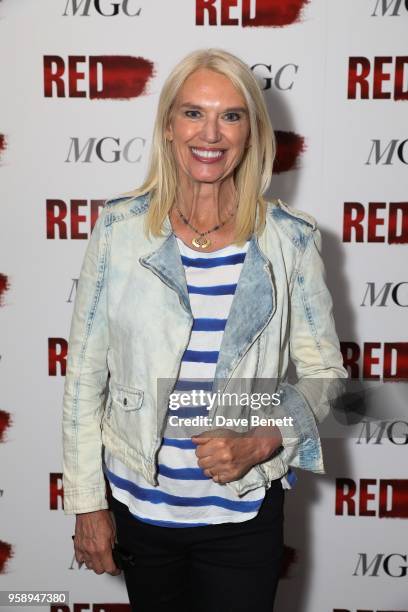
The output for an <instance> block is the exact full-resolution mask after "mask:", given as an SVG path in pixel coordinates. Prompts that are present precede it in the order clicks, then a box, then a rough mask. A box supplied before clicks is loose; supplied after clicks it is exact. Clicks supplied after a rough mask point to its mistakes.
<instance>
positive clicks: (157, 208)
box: [124, 48, 276, 245]
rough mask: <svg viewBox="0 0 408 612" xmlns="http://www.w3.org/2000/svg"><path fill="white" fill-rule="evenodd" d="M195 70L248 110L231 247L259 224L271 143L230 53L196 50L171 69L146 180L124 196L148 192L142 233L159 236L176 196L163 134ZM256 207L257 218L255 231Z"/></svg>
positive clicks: (246, 73)
mask: <svg viewBox="0 0 408 612" xmlns="http://www.w3.org/2000/svg"><path fill="white" fill-rule="evenodd" d="M199 68H207V69H210V70H213V71H215V72H218V73H220V74H223V75H225V76H226V77H227V78H229V79H230V81H231V82H232V84H233V85H234V86H235V87H236V88H237V90H238V91H239V92H240V93H241V95H242V96H243V97H244V99H245V102H246V105H247V108H248V113H249V123H250V140H249V144H250V145H251V146H249V147H247V148H246V150H245V152H244V155H243V158H242V160H241V162H240V164H239V165H238V167H237V168H236V169H235V177H234V184H235V188H236V191H237V198H238V199H237V202H238V209H237V214H236V225H235V239H234V242H235V243H236V244H237V245H242V244H243V242H244V241H245V240H247V239H248V238H249V237H250V236H251V234H252V233H253V232H254V231H255V232H258V231H260V230H261V228H262V227H263V226H264V223H265V215H266V200H265V199H264V197H263V194H264V193H265V192H266V190H267V189H268V187H269V183H270V181H271V178H272V167H273V162H274V159H275V155H276V140H275V134H274V132H273V129H272V125H271V121H270V119H269V115H268V111H267V108H266V104H265V100H264V97H263V94H262V91H261V89H260V87H259V85H258V83H257V81H256V78H255V77H254V75H253V74H252V72H251V70H250V69H249V67H248V66H247V65H246V64H245V63H244V62H243V61H242V60H241V59H239V58H238V57H237V56H235V55H233V54H232V53H229V52H227V51H224V50H222V49H213V48H211V49H199V50H197V51H193V52H192V53H189V54H188V55H187V56H185V57H184V58H183V59H182V60H181V61H180V62H179V63H178V64H177V65H176V66H175V68H173V70H172V71H171V73H170V74H169V76H168V77H167V79H166V81H165V83H164V85H163V88H162V90H161V93H160V98H159V104H158V109H157V115H156V121H155V125H154V131H153V139H152V146H151V149H150V158H149V165H148V171H147V175H146V179H145V181H144V182H143V184H142V185H141V186H140V187H139V188H137V189H135V190H133V191H131V192H128V193H126V194H124V195H127V196H138V195H142V194H145V193H147V192H151V193H150V204H149V208H148V212H147V215H146V220H145V232H146V234H148V233H149V232H151V234H152V235H153V236H161V235H162V224H163V222H164V220H165V218H166V216H167V214H168V213H169V211H170V209H171V207H172V205H173V204H174V202H175V198H176V192H177V167H176V163H175V160H174V157H173V154H172V151H171V143H170V141H169V140H167V138H166V137H165V130H166V128H167V126H168V125H169V121H170V118H171V111H172V109H173V105H174V102H175V99H176V97H177V94H178V92H179V90H180V88H181V87H182V85H183V83H184V81H185V80H186V79H187V78H188V77H189V76H190V75H191V74H192V73H193V72H195V71H196V70H198V69H199ZM257 204H258V211H259V212H258V215H259V217H258V223H257V224H256V227H255V222H256V206H257Z"/></svg>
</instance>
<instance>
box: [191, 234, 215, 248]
mask: <svg viewBox="0 0 408 612" xmlns="http://www.w3.org/2000/svg"><path fill="white" fill-rule="evenodd" d="M191 244H193V245H194V246H195V247H198V248H199V249H205V248H206V247H208V246H210V244H211V242H210V241H209V240H208V238H205V236H200V237H199V238H193V239H192V241H191Z"/></svg>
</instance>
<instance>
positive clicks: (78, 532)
mask: <svg viewBox="0 0 408 612" xmlns="http://www.w3.org/2000/svg"><path fill="white" fill-rule="evenodd" d="M114 543H115V526H114V523H113V520H112V517H111V514H110V511H109V510H95V511H94V512H84V513H82V514H77V515H76V523H75V538H74V549H75V558H76V560H77V561H78V563H82V562H85V564H86V566H87V568H88V569H92V570H93V571H94V572H95V573H96V574H103V573H104V572H108V574H111V575H112V576H117V575H118V574H120V572H121V570H120V569H119V568H118V567H116V565H115V562H114V560H113V556H112V548H113V546H114Z"/></svg>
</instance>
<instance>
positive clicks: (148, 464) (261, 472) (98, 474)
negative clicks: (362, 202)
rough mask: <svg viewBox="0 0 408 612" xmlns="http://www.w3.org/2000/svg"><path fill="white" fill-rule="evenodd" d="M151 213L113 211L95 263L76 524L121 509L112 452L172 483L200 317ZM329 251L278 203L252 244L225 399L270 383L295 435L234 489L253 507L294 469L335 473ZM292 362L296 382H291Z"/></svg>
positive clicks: (77, 403) (72, 396)
mask: <svg viewBox="0 0 408 612" xmlns="http://www.w3.org/2000/svg"><path fill="white" fill-rule="evenodd" d="M148 206H149V194H148V193H147V194H145V195H141V196H138V197H118V198H114V199H112V200H108V201H107V202H106V203H105V206H104V207H103V208H102V210H101V213H100V215H99V218H98V220H97V222H96V224H95V226H94V229H93V232H92V234H91V237H90V240H89V243H88V245H87V249H86V253H85V257H84V260H83V263H82V267H81V272H80V277H79V281H78V285H77V292H76V297H75V302H74V310H73V315H72V321H71V328H70V334H69V349H68V356H67V369H66V377H65V384H64V396H63V419H62V421H63V423H62V429H63V486H64V511H65V513H66V514H74V513H82V512H90V511H94V510H100V509H105V508H108V502H107V499H106V487H105V480H104V475H103V467H102V456H103V455H102V449H103V446H105V447H106V448H107V449H108V450H109V451H110V452H111V453H112V454H114V455H115V456H117V457H118V458H119V459H120V460H121V461H122V462H123V463H125V464H126V465H127V466H128V467H129V468H131V469H132V470H135V471H138V472H140V473H141V474H142V475H143V476H144V478H145V479H146V480H147V481H148V482H149V483H151V484H152V485H153V486H154V485H157V484H158V483H157V453H158V449H159V447H160V445H161V441H162V433H163V431H164V425H165V419H166V413H167V409H168V395H169V393H171V392H172V388H173V387H172V385H173V384H174V382H175V381H176V379H177V373H178V371H179V368H180V363H181V358H182V355H183V353H184V350H185V349H186V347H187V345H188V342H189V337H190V333H191V328H192V323H193V316H192V313H191V309H190V302H189V295H188V290H187V285H186V280H185V273H184V268H183V264H182V261H181V257H180V254H179V250H178V246H177V242H176V238H175V235H174V233H173V231H172V228H171V224H170V221H169V217H168V216H167V217H166V220H165V223H164V228H163V229H164V232H165V235H164V236H162V237H156V238H152V237H150V238H147V237H146V236H145V234H144V232H143V223H144V218H145V214H146V211H147V209H148ZM320 251H321V235H320V231H319V230H318V229H317V227H316V222H315V220H314V218H313V217H311V216H310V215H307V214H306V213H303V212H301V211H298V210H294V209H289V208H288V207H287V206H286V204H284V203H283V202H282V201H281V200H279V199H277V200H274V201H272V202H268V207H267V218H266V224H265V226H264V229H263V230H262V233H261V234H260V235H259V236H256V235H255V234H253V235H252V237H251V239H250V242H249V246H248V251H247V254H246V257H245V260H244V264H243V267H242V270H241V274H240V278H239V282H238V286H237V289H236V292H235V295H234V299H233V302H232V305H231V310H230V314H229V317H228V320H227V324H226V327H225V331H224V335H223V339H222V344H221V348H220V352H219V358H218V362H217V366H216V372H215V377H214V387H213V389H224V390H227V391H228V390H229V386H228V385H229V384H230V383H231V384H232V382H233V381H234V380H242V379H246V380H247V379H254V378H263V379H270V380H271V381H274V389H273V390H275V389H276V390H277V389H278V388H279V391H280V393H281V395H280V397H281V403H280V406H279V409H280V414H281V415H286V416H291V417H292V419H293V420H292V423H293V424H292V426H291V427H289V428H288V427H285V428H282V429H281V433H282V438H283V440H282V446H281V447H280V448H279V449H278V451H276V452H275V453H274V454H273V455H272V456H271V457H270V458H269V459H268V460H266V461H264V462H262V463H260V464H257V465H255V466H253V467H252V468H251V469H250V470H249V471H248V472H247V473H246V474H245V475H244V476H243V477H241V478H239V479H238V480H235V481H232V482H228V483H226V486H228V487H230V488H231V489H232V490H233V491H234V492H235V493H236V494H237V495H239V496H242V495H244V494H245V493H246V492H247V491H250V490H252V489H255V488H257V487H260V486H266V488H268V487H269V486H270V483H271V481H272V480H275V479H277V478H280V477H282V476H283V475H284V474H286V473H287V471H288V469H289V466H294V467H298V468H302V469H305V470H311V471H313V472H316V473H324V465H323V459H322V449H321V442H320V437H319V432H318V429H317V425H318V423H319V422H321V421H322V420H323V419H324V418H325V417H326V416H327V414H328V412H329V411H330V399H331V397H335V396H336V395H338V392H339V384H340V386H341V384H342V383H344V379H345V378H346V377H347V372H346V370H345V369H344V367H343V361H342V356H341V352H340V348H339V340H338V337H337V335H336V330H335V324H334V320H333V314H332V299H331V296H330V293H329V291H328V289H327V286H326V284H325V272H324V265H323V262H322V259H321V253H320ZM289 355H290V358H291V361H292V362H293V364H294V366H295V369H296V375H297V379H298V382H297V383H296V384H295V385H292V384H289V383H288V382H286V377H287V369H288V362H289ZM159 379H160V380H162V381H168V388H167V389H165V393H164V394H163V393H160V394H159V393H158V385H157V381H158V380H159ZM342 379H343V380H342ZM222 381H223V382H222ZM323 382H326V383H328V384H322V383H323ZM225 385H226V386H225ZM166 394H167V395H166ZM216 410H217V408H216ZM218 411H221V409H218Z"/></svg>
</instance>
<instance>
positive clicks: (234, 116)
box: [225, 112, 241, 122]
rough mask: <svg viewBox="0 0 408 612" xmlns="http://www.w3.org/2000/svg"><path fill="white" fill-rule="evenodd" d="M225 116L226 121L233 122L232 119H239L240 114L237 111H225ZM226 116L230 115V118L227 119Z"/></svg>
mask: <svg viewBox="0 0 408 612" xmlns="http://www.w3.org/2000/svg"><path fill="white" fill-rule="evenodd" d="M225 117H226V118H227V121H232V122H234V121H239V120H240V118H241V115H240V114H239V113H234V112H231V113H226V114H225ZM228 117H232V119H228Z"/></svg>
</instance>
